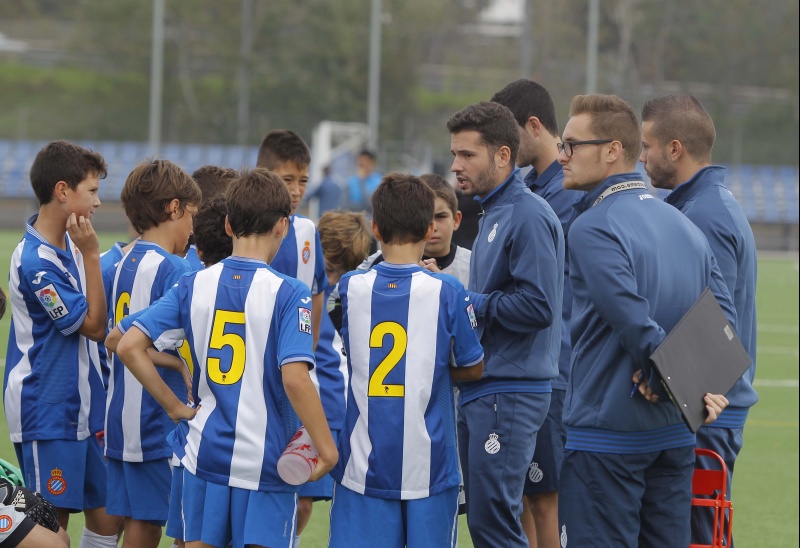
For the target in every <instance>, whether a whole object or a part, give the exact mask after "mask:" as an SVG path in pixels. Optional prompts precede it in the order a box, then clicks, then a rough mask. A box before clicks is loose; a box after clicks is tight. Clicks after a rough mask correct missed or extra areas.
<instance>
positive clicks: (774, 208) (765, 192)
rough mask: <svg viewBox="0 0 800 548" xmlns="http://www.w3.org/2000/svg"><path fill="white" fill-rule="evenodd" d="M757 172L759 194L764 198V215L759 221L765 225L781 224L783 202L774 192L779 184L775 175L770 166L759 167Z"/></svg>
mask: <svg viewBox="0 0 800 548" xmlns="http://www.w3.org/2000/svg"><path fill="white" fill-rule="evenodd" d="M757 171H758V181H759V184H760V186H761V194H762V196H763V197H764V201H763V204H764V214H763V216H762V218H761V220H762V221H764V222H767V223H779V222H782V221H783V219H784V215H783V210H784V208H783V200H781V199H780V197H779V196H778V193H777V192H776V189H777V186H778V184H779V183H778V177H777V173H776V171H775V169H773V168H772V167H771V166H761V167H760V168H759V169H758V170H757Z"/></svg>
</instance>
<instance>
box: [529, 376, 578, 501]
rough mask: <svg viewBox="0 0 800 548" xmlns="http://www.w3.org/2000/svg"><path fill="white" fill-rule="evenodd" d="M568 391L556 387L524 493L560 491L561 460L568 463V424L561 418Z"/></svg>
mask: <svg viewBox="0 0 800 548" xmlns="http://www.w3.org/2000/svg"><path fill="white" fill-rule="evenodd" d="M565 395H566V391H564V390H555V389H554V390H553V392H552V394H550V409H548V410H547V416H546V417H545V418H544V423H543V424H542V428H541V429H540V430H539V433H538V434H536V449H535V450H534V451H533V460H531V464H530V466H529V467H528V472H527V474H526V477H525V487H524V488H523V491H522V492H523V494H525V495H529V496H530V495H538V494H544V493H554V492H557V491H558V478H559V476H560V475H561V463H562V462H564V445H566V443H567V427H566V425H564V421H563V420H562V419H561V412H562V410H563V409H564V396H565Z"/></svg>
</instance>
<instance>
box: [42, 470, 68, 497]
mask: <svg viewBox="0 0 800 548" xmlns="http://www.w3.org/2000/svg"><path fill="white" fill-rule="evenodd" d="M50 474H51V476H50V479H49V480H47V490H48V491H49V492H50V494H51V495H60V494H62V493H63V492H64V491H66V490H67V481H66V480H65V479H64V476H63V475H62V472H61V470H59V469H58V468H53V469H52V470H51V471H50Z"/></svg>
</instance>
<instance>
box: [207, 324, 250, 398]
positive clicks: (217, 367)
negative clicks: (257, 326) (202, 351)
mask: <svg viewBox="0 0 800 548" xmlns="http://www.w3.org/2000/svg"><path fill="white" fill-rule="evenodd" d="M229 323H232V324H239V325H244V312H232V311H230V310H217V313H216V314H214V326H213V327H212V328H211V341H210V342H209V343H208V347H209V348H210V349H213V350H222V349H223V348H224V347H226V346H230V347H231V354H232V357H231V363H230V367H229V368H228V370H227V371H224V372H223V371H222V367H221V364H222V361H221V360H220V359H219V358H208V361H207V370H208V378H209V379H211V381H212V382H215V383H217V384H236V383H237V382H239V380H241V378H242V375H243V374H244V363H245V353H246V350H245V345H244V339H243V338H242V337H241V335H238V334H236V333H225V326H226V325H227V324H229Z"/></svg>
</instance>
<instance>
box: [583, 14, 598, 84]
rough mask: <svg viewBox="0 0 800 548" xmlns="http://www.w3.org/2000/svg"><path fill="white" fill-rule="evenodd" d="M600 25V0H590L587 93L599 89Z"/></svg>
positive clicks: (587, 42) (587, 43)
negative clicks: (598, 48)
mask: <svg viewBox="0 0 800 548" xmlns="http://www.w3.org/2000/svg"><path fill="white" fill-rule="evenodd" d="M599 26H600V0H589V32H588V35H589V36H588V39H587V41H586V93H595V92H596V91H597V41H598V34H599V31H598V28H599Z"/></svg>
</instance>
